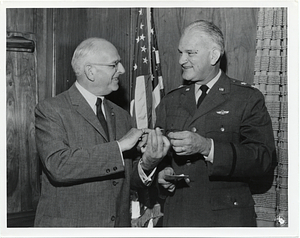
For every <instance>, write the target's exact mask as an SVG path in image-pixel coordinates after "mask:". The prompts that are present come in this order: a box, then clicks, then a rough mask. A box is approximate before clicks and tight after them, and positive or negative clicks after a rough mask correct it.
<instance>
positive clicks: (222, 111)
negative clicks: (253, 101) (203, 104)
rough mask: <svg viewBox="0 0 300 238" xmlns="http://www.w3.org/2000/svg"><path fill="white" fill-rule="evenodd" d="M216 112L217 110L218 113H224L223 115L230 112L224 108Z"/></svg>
mask: <svg viewBox="0 0 300 238" xmlns="http://www.w3.org/2000/svg"><path fill="white" fill-rule="evenodd" d="M216 112H217V114H219V115H222V116H223V115H226V114H228V113H229V111H224V110H221V111H216Z"/></svg>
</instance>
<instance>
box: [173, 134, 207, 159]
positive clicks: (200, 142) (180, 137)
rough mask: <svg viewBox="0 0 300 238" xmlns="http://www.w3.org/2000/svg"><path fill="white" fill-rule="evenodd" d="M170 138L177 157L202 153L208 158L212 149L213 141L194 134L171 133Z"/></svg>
mask: <svg viewBox="0 0 300 238" xmlns="http://www.w3.org/2000/svg"><path fill="white" fill-rule="evenodd" d="M168 137H169V139H170V142H171V145H172V147H173V149H174V151H175V152H176V154H177V155H192V154H196V153H200V154H202V155H204V156H208V154H209V152H210V149H211V140H210V139H209V138H204V137H203V136H200V135H199V134H197V133H194V132H190V131H180V132H170V133H169V134H168Z"/></svg>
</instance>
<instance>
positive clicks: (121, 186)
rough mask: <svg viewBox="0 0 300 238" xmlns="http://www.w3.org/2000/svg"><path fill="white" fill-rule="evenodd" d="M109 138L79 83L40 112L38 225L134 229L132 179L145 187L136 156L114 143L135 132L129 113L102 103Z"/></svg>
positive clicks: (48, 100) (48, 103)
mask: <svg viewBox="0 0 300 238" xmlns="http://www.w3.org/2000/svg"><path fill="white" fill-rule="evenodd" d="M104 103H105V109H106V116H107V121H109V123H108V127H109V137H110V140H108V138H107V137H106V135H105V133H104V130H103V128H102V126H101V124H100V122H99V120H98V118H97V117H96V115H95V113H94V112H93V110H92V108H91V107H90V106H89V104H88V103H87V101H86V100H85V99H84V97H83V96H82V95H81V94H80V92H79V91H78V89H77V88H76V86H75V85H73V86H72V87H71V88H70V89H69V90H68V91H66V92H64V93H62V94H60V95H58V96H56V97H53V98H49V99H46V100H45V101H43V102H41V103H39V104H38V106H37V108H36V140H37V149H38V152H39V155H40V159H41V161H42V164H43V173H42V188H41V197H40V200H39V204H38V208H37V212H36V219H35V226H43V227H86V226H87V227H114V226H130V214H129V211H130V206H129V205H130V201H129V198H130V178H131V179H132V181H133V182H134V183H133V184H131V185H132V186H134V185H136V186H142V182H141V180H140V179H139V177H138V173H137V169H136V167H135V169H133V168H132V166H133V163H132V158H127V157H126V156H124V163H125V165H123V163H122V157H121V152H120V149H119V147H118V144H117V142H116V140H118V139H120V138H121V137H122V136H124V135H125V134H126V133H127V131H129V129H130V128H131V121H130V116H129V114H128V113H127V112H126V111H125V110H123V109H122V108H120V107H118V106H117V105H115V104H114V103H112V102H110V101H108V100H104Z"/></svg>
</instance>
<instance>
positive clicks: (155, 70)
mask: <svg viewBox="0 0 300 238" xmlns="http://www.w3.org/2000/svg"><path fill="white" fill-rule="evenodd" d="M152 11H153V9H150V8H141V9H139V11H138V16H137V26H136V32H135V33H136V35H135V45H134V58H133V71H132V78H131V91H130V99H131V102H130V114H131V116H132V118H133V120H134V122H135V123H136V127H137V128H139V129H141V128H151V129H152V128H154V125H155V121H156V114H155V108H156V107H157V106H158V104H159V103H160V100H161V98H162V97H163V96H164V88H163V78H162V73H161V67H160V60H159V53H158V47H157V39H156V33H155V27H154V20H153V17H152ZM148 192H149V191H148V190H146V189H145V194H144V195H143V194H139V195H137V197H139V196H142V197H147V193H148ZM140 198H141V197H139V200H132V203H131V212H132V216H131V217H132V225H133V224H135V223H136V224H139V225H137V226H145V224H146V223H148V225H147V226H148V227H152V226H153V225H154V226H155V224H156V223H157V221H158V219H159V218H160V217H161V216H162V213H161V212H160V205H159V204H156V205H155V206H154V207H153V208H147V207H146V206H145V204H143V202H140ZM142 200H143V199H142ZM140 209H142V212H141V210H140ZM146 221H147V222H146ZM133 226H136V225H133Z"/></svg>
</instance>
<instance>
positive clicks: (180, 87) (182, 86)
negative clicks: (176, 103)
mask: <svg viewBox="0 0 300 238" xmlns="http://www.w3.org/2000/svg"><path fill="white" fill-rule="evenodd" d="M186 86H187V85H183V84H181V85H179V86H178V88H174V89H172V90H171V91H169V92H168V93H167V94H170V93H172V92H174V91H177V90H179V89H182V88H184V87H186Z"/></svg>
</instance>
